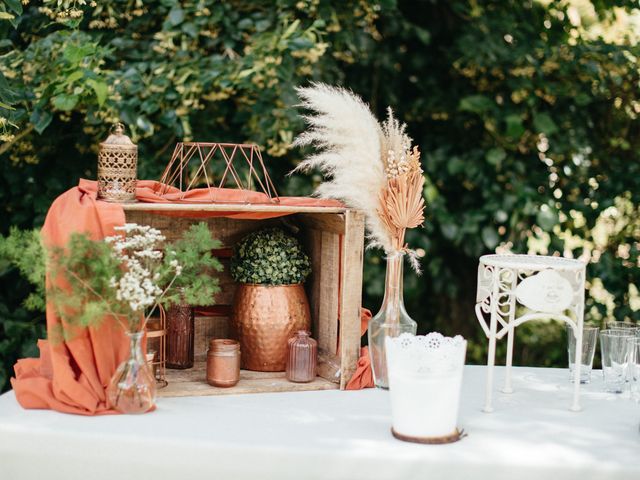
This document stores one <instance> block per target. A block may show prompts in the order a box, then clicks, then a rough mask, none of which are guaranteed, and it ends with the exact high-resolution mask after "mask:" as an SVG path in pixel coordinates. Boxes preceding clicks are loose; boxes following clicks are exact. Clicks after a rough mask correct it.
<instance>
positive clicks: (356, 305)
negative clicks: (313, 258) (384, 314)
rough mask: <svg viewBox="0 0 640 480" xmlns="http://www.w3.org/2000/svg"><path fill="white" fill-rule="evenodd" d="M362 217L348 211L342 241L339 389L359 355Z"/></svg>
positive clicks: (353, 211) (362, 247) (362, 251)
mask: <svg viewBox="0 0 640 480" xmlns="http://www.w3.org/2000/svg"><path fill="white" fill-rule="evenodd" d="M363 253H364V215H363V214H362V212H359V211H356V210H349V211H348V212H347V213H346V218H345V234H344V237H343V239H342V259H341V260H342V269H341V275H342V281H341V286H342V287H341V289H340V360H341V369H340V371H341V378H340V388H341V389H344V388H345V387H346V385H347V382H348V381H349V380H350V379H351V376H352V375H353V372H355V369H356V364H357V362H358V357H359V355H360V307H361V304H362V257H363Z"/></svg>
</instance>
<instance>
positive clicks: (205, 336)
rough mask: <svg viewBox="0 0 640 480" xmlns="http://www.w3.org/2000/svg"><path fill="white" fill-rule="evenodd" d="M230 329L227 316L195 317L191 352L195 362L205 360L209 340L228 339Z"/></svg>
mask: <svg viewBox="0 0 640 480" xmlns="http://www.w3.org/2000/svg"><path fill="white" fill-rule="evenodd" d="M230 334H231V327H230V325H229V317H227V316H209V315H206V316H205V315H196V317H195V331H194V335H193V336H194V346H193V352H194V357H195V360H196V362H199V361H205V360H206V359H207V350H209V340H211V339H212V338H230V337H229V335H230Z"/></svg>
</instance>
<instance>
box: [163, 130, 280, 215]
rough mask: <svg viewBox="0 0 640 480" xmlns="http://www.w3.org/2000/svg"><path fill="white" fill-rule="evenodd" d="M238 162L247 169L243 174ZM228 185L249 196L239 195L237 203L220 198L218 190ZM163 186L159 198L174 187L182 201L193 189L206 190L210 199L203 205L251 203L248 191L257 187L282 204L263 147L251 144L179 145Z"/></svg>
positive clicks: (166, 170)
mask: <svg viewBox="0 0 640 480" xmlns="http://www.w3.org/2000/svg"><path fill="white" fill-rule="evenodd" d="M238 162H239V163H240V164H241V165H242V166H244V174H243V173H241V172H240V171H239V170H238ZM243 177H244V179H243ZM229 182H231V184H235V187H236V188H237V189H238V190H240V191H242V192H247V195H246V196H242V195H240V197H239V198H240V200H239V201H236V202H233V201H229V200H228V197H225V198H224V199H219V198H217V193H218V189H221V188H224V187H226V186H227V184H228V183H229ZM160 184H161V187H160V191H159V192H158V193H159V194H160V195H164V194H166V193H167V192H168V191H169V188H170V187H175V188H177V189H178V190H179V191H180V192H181V193H182V195H181V196H180V199H181V200H182V199H184V197H185V195H186V194H187V193H188V192H189V191H190V190H193V189H195V188H202V187H206V188H207V189H208V191H209V199H208V200H204V202H207V203H216V202H222V203H251V202H250V201H249V195H248V192H251V191H253V190H252V189H253V186H254V184H255V187H258V188H259V189H260V190H261V191H262V193H264V194H265V195H266V196H267V198H268V199H269V200H270V201H271V202H278V201H279V199H278V193H277V192H276V188H275V186H274V185H273V182H272V181H271V178H270V177H269V173H268V172H267V169H266V167H265V165H264V161H263V159H262V154H261V153H260V148H259V147H258V146H257V145H252V144H235V143H209V142H180V143H178V144H176V148H175V149H174V151H173V155H171V160H170V161H169V163H168V165H167V167H166V168H165V170H164V173H163V174H162V177H161V179H160ZM245 197H246V198H245ZM190 201H192V200H190ZM196 201H197V200H196ZM201 202H202V200H201Z"/></svg>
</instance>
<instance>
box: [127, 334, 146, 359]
mask: <svg viewBox="0 0 640 480" xmlns="http://www.w3.org/2000/svg"><path fill="white" fill-rule="evenodd" d="M127 336H128V337H129V349H130V354H131V357H130V358H135V359H138V360H140V361H144V358H143V355H142V339H143V338H144V332H127Z"/></svg>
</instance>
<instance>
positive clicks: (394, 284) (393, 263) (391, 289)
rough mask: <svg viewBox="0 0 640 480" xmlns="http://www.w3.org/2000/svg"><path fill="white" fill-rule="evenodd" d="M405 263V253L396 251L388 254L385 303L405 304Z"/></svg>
mask: <svg viewBox="0 0 640 480" xmlns="http://www.w3.org/2000/svg"><path fill="white" fill-rule="evenodd" d="M403 264H404V254H403V253H400V252H394V253H391V254H389V255H388V256H387V273H386V278H385V282H384V299H383V301H382V303H383V305H389V304H391V305H398V306H399V305H403V304H404V296H403V293H402V291H403V288H402V287H403Z"/></svg>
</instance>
